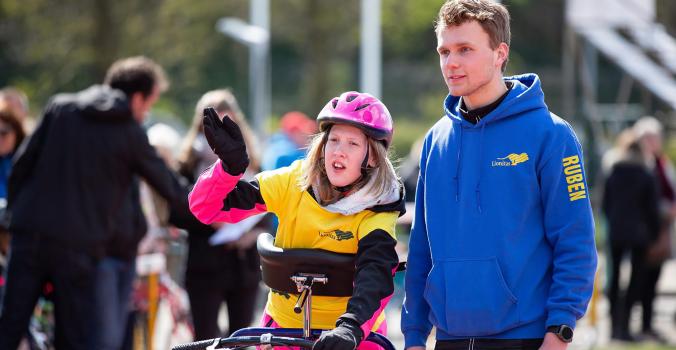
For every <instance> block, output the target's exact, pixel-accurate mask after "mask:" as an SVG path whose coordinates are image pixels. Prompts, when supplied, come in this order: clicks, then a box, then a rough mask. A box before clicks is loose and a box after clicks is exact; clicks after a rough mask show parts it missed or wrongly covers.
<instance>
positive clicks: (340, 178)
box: [324, 124, 368, 187]
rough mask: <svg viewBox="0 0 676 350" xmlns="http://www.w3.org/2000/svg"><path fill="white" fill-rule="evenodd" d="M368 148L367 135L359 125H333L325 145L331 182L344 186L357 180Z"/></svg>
mask: <svg viewBox="0 0 676 350" xmlns="http://www.w3.org/2000/svg"><path fill="white" fill-rule="evenodd" d="M367 148H368V140H367V138H366V135H365V134H364V133H363V132H362V131H361V130H359V129H358V128H357V127H354V126H350V125H345V124H336V125H334V126H333V127H331V130H330V131H329V136H328V140H327V141H326V146H325V147H324V167H325V168H326V175H327V176H328V178H329V182H331V184H332V185H333V186H336V187H342V186H347V185H350V184H352V183H353V182H355V181H357V179H359V176H361V165H362V162H363V161H364V157H366V150H367Z"/></svg>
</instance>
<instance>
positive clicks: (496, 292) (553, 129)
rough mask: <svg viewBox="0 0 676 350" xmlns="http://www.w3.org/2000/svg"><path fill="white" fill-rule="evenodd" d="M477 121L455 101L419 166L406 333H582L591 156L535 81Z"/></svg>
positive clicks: (413, 340)
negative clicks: (586, 162) (553, 329)
mask: <svg viewBox="0 0 676 350" xmlns="http://www.w3.org/2000/svg"><path fill="white" fill-rule="evenodd" d="M505 80H510V81H512V82H513V87H512V89H511V91H509V93H508V95H507V96H506V98H505V99H504V100H503V101H502V103H500V104H499V105H498V106H497V107H496V108H495V109H494V110H493V111H492V112H490V113H489V114H487V115H486V116H485V117H484V118H482V119H481V120H480V121H479V122H478V123H477V124H476V125H474V124H471V123H469V122H467V121H466V120H464V119H463V118H462V116H461V115H460V112H459V106H460V98H459V97H456V96H450V95H449V96H448V97H447V98H446V100H445V102H444V104H445V111H446V116H445V117H443V118H441V120H439V121H438V122H437V123H436V124H435V125H434V126H433V127H432V129H431V130H430V131H429V132H428V134H427V135H426V138H425V143H424V145H423V150H422V155H421V160H420V175H419V178H418V185H417V192H416V207H415V218H414V221H413V228H412V231H411V238H410V243H409V255H408V268H407V272H406V282H405V288H406V299H405V300H404V307H403V309H402V321H401V325H402V331H403V333H404V337H405V342H406V345H405V346H406V347H409V346H414V345H423V344H425V339H426V338H427V336H428V335H429V332H430V330H431V327H432V326H435V327H436V328H437V339H438V340H449V339H458V338H497V339H523V338H542V337H543V336H544V333H545V329H546V327H547V326H551V325H560V324H565V325H569V326H571V327H574V326H575V321H576V320H577V319H579V318H581V317H582V316H583V315H584V312H585V310H586V308H587V304H588V302H589V299H590V297H591V294H592V288H593V282H594V273H595V270H596V248H595V246H594V221H593V217H592V211H591V206H590V203H589V192H588V189H587V183H586V180H585V178H584V170H583V168H582V164H583V162H582V150H581V147H580V143H579V142H578V140H577V138H576V136H575V133H574V132H573V130H572V128H571V127H570V125H569V124H568V123H567V122H566V121H564V120H563V119H561V118H559V117H557V116H555V115H553V114H551V113H550V112H549V110H548V109H547V106H546V105H545V102H544V94H543V92H542V89H541V88H540V80H539V78H538V77H537V75H534V74H527V75H520V76H514V77H506V78H505Z"/></svg>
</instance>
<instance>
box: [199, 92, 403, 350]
mask: <svg viewBox="0 0 676 350" xmlns="http://www.w3.org/2000/svg"><path fill="white" fill-rule="evenodd" d="M317 122H318V124H319V130H320V133H319V134H318V135H317V136H315V138H314V139H313V141H312V143H311V145H310V147H309V150H308V154H307V158H306V159H305V160H298V161H296V162H294V163H293V164H291V165H290V166H288V167H285V168H280V169H277V170H274V171H269V172H262V173H260V174H258V175H257V176H256V178H255V180H253V181H250V182H245V181H241V180H240V177H241V176H242V173H243V172H244V169H246V167H247V165H248V163H249V160H248V157H247V152H246V147H245V145H244V141H243V138H242V134H241V132H240V130H239V128H238V127H237V125H236V124H235V123H233V122H231V121H230V120H229V119H228V118H224V119H223V120H222V121H221V119H220V118H219V117H218V115H217V114H215V113H214V111H213V110H212V109H210V108H207V109H206V110H205V112H204V133H205V136H206V138H207V141H208V142H209V145H210V146H211V148H212V149H213V150H214V152H215V153H216V154H217V155H218V157H219V158H220V160H218V161H216V163H214V165H213V166H212V167H211V168H209V169H208V170H207V171H205V172H204V173H203V174H202V175H201V176H200V178H199V180H198V181H197V184H196V185H195V187H194V189H193V191H192V192H191V193H190V196H189V202H190V210H191V211H192V212H193V214H194V215H195V216H196V217H197V218H198V219H199V220H200V221H202V222H204V223H211V222H215V221H225V222H237V221H239V220H242V219H243V218H245V217H247V216H250V215H253V214H257V213H261V212H265V211H270V212H273V213H275V214H277V217H278V218H279V226H278V229H277V234H276V237H275V245H276V246H278V247H281V248H318V249H324V250H329V251H333V252H338V253H351V254H356V261H355V266H356V272H355V276H354V291H353V295H352V296H351V297H349V298H342V297H321V296H317V297H314V298H313V303H312V316H313V317H312V325H311V326H312V327H313V328H323V329H331V328H333V330H331V331H329V332H324V333H323V334H322V336H321V337H320V338H319V340H318V341H317V343H316V344H315V349H321V350H327V349H354V348H356V347H357V346H358V345H359V343H360V342H361V340H362V339H363V338H364V336H366V335H368V332H370V331H377V332H379V333H382V334H384V333H385V332H386V329H387V328H386V324H385V320H384V314H383V309H384V308H385V305H386V304H387V302H388V301H389V299H390V297H391V295H392V292H393V289H394V287H393V282H392V275H393V271H394V269H395V268H396V266H397V262H398V258H397V254H396V252H395V249H394V246H395V244H396V239H395V236H394V227H395V222H396V219H397V217H398V216H399V215H401V214H403V212H404V201H403V187H402V185H401V183H400V181H399V179H398V178H397V176H396V174H395V172H394V168H393V166H392V163H391V162H390V161H389V159H388V158H387V150H388V147H389V145H390V142H391V140H392V133H393V128H392V117H391V116H390V113H389V112H388V110H387V108H386V107H385V105H383V103H382V102H380V101H379V100H378V99H376V98H375V97H373V96H371V95H369V94H366V93H359V92H345V93H343V94H342V95H340V96H339V97H335V98H333V99H331V101H329V103H327V104H326V106H325V107H324V109H322V111H321V112H320V113H319V115H318V116H317ZM295 300H296V298H294V297H293V296H292V297H290V298H289V297H288V296H287V297H285V296H284V295H282V294H280V293H275V291H270V293H269V295H268V302H267V305H266V308H265V314H264V317H263V322H264V325H266V326H271V327H285V328H301V327H302V324H303V320H302V319H301V316H300V315H298V314H295V313H294V312H293V306H294V303H295ZM334 327H335V328H334ZM369 348H377V347H376V346H374V345H372V344H370V343H364V345H361V346H359V349H369Z"/></svg>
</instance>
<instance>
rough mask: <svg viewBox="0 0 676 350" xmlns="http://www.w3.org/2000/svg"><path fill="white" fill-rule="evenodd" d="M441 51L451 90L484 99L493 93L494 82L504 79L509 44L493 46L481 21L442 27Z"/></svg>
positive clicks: (441, 61) (440, 59)
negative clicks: (483, 97)
mask: <svg viewBox="0 0 676 350" xmlns="http://www.w3.org/2000/svg"><path fill="white" fill-rule="evenodd" d="M437 52H438V53H439V65H440V67H441V73H442V75H443V77H444V81H445V82H446V86H448V91H449V93H450V94H451V95H453V96H464V97H467V98H469V99H470V100H471V99H477V100H481V97H482V96H483V95H485V94H489V95H490V94H491V92H492V91H491V88H492V84H491V83H495V82H496V81H498V82H499V81H500V80H501V79H502V70H501V66H502V63H503V62H504V61H505V59H506V58H507V53H508V52H509V47H508V46H507V44H505V43H501V44H500V45H499V46H498V47H497V48H496V49H495V50H493V49H491V47H490V39H489V36H488V33H486V32H485V31H484V29H483V28H482V27H481V25H480V24H479V22H477V21H468V22H465V23H463V24H461V25H458V26H451V27H442V28H440V29H439V32H438V33H437ZM487 102H490V101H487Z"/></svg>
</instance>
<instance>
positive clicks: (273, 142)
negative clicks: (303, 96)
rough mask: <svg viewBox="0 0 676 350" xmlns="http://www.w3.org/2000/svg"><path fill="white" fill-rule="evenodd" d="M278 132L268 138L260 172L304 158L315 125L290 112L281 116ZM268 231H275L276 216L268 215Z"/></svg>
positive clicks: (305, 117)
mask: <svg viewBox="0 0 676 350" xmlns="http://www.w3.org/2000/svg"><path fill="white" fill-rule="evenodd" d="M279 127H280V131H279V132H277V133H275V134H274V135H272V136H271V137H270V140H269V141H268V144H267V146H266V147H265V151H264V152H263V162H262V164H261V168H262V169H261V170H274V169H279V168H281V167H285V166H289V165H291V163H293V162H294V161H296V160H298V159H303V158H304V157H305V151H306V148H307V145H308V142H309V140H310V137H311V136H312V134H314V133H316V132H317V123H315V121H314V120H312V119H310V118H308V116H307V115H306V114H305V113H303V112H298V111H291V112H287V113H286V114H284V116H282V119H281V121H280V125H279ZM270 217H271V218H270V219H269V223H270V226H269V227H268V230H269V231H270V232H275V231H277V225H278V224H279V221H278V219H277V216H276V215H274V214H270Z"/></svg>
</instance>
